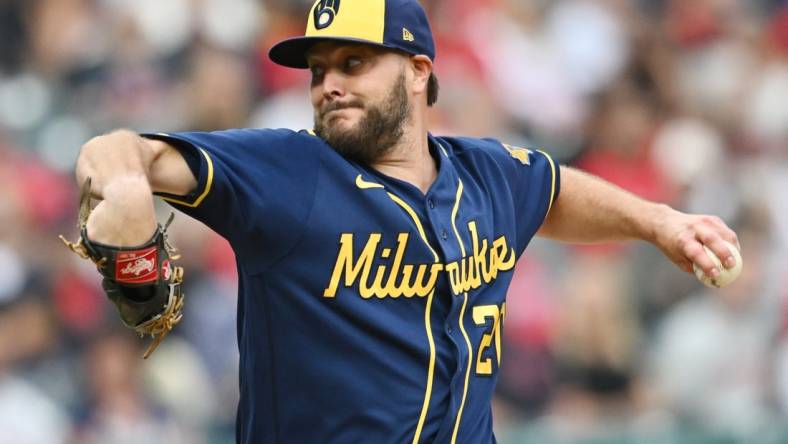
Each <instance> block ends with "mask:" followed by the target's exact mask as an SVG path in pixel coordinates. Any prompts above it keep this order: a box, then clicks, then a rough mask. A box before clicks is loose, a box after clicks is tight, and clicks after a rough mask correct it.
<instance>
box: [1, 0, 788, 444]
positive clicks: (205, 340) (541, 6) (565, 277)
mask: <svg viewBox="0 0 788 444" xmlns="http://www.w3.org/2000/svg"><path fill="white" fill-rule="evenodd" d="M307 3H311V1H310V2H305V1H304V0H299V1H293V0H4V1H2V2H0V443H9V444H12V443H13V444H26V443H31V444H32V443H47V444H57V443H102V444H115V443H117V444H122V443H132V442H133V443H164V442H166V443H197V444H200V443H206V444H208V443H230V442H233V417H234V411H235V402H236V399H237V385H236V384H237V376H236V373H237V356H236V355H237V349H236V345H235V326H234V322H235V291H236V288H235V270H234V262H233V257H232V253H231V252H230V251H229V250H228V248H227V246H226V244H225V243H224V242H223V241H222V240H221V239H218V238H217V237H216V236H215V235H212V234H211V233H210V232H208V231H207V230H206V229H205V228H204V227H202V226H200V225H199V224H197V223H195V222H192V221H190V220H189V219H188V218H186V217H183V216H182V217H179V218H176V225H175V227H174V229H173V232H174V233H175V234H174V237H175V241H176V244H177V245H178V247H180V249H181V250H182V252H183V256H184V260H183V265H184V266H185V268H186V270H187V274H186V276H187V284H186V294H187V304H186V309H185V316H184V321H183V323H182V324H181V326H179V327H178V328H177V330H176V333H175V334H174V335H173V336H171V337H170V338H168V340H167V341H165V343H164V344H163V345H162V346H161V348H160V349H159V350H158V351H157V352H156V354H155V355H154V356H153V358H151V359H150V360H149V361H146V362H144V361H142V360H141V359H140V356H141V353H142V348H143V346H144V342H142V341H139V340H137V339H135V338H134V337H133V336H132V334H131V332H130V331H128V330H126V329H124V328H122V327H120V326H119V324H120V323H119V320H118V318H117V316H116V315H115V312H114V310H113V309H112V307H110V306H109V304H108V303H107V301H105V299H104V296H103V294H102V292H101V290H100V288H99V285H98V284H99V283H98V275H97V274H96V273H95V270H94V269H93V267H92V265H91V264H89V263H87V262H85V261H79V260H78V259H77V258H76V257H75V256H74V255H73V254H71V253H70V252H68V251H67V250H66V249H65V248H64V247H63V246H62V245H61V244H60V243H59V241H58V240H57V238H56V235H57V234H59V233H65V234H67V235H68V236H73V235H74V234H75V228H74V225H73V224H74V220H75V217H76V214H75V210H76V198H77V196H76V188H75V186H74V183H73V174H72V171H73V164H74V159H75V156H76V153H77V152H78V149H79V147H80V145H81V144H82V143H83V142H84V141H86V140H87V139H89V138H90V137H91V136H92V135H96V134H99V133H102V132H104V131H107V130H110V129H112V128H116V127H127V128H131V129H134V130H140V131H146V130H147V131H150V130H161V131H165V130H179V129H201V130H214V129H221V128H229V127H244V126H253V127H291V128H295V129H298V128H304V127H308V126H310V124H311V109H310V105H309V102H308V96H307V93H306V91H307V90H306V87H307V78H306V74H305V73H299V72H294V71H290V70H286V69H283V68H279V67H277V66H275V65H273V64H272V63H271V62H269V61H267V59H266V57H265V54H266V51H267V49H268V47H269V46H270V45H271V43H272V42H275V41H277V40H278V39H280V38H282V37H284V36H287V35H292V34H297V33H299V32H302V26H303V25H302V23H303V14H304V11H305V10H306V8H307V7H308V4H307ZM424 4H425V6H426V7H427V9H428V11H429V13H430V15H431V17H432V24H433V28H434V32H435V34H436V39H437V44H438V57H437V73H438V76H439V78H440V81H441V85H442V90H441V97H440V100H439V102H438V106H437V107H436V108H435V110H434V113H433V119H434V123H433V124H434V128H435V132H436V133H444V134H446V133H448V134H465V135H474V136H497V137H499V138H501V139H503V140H505V141H507V142H509V143H512V144H518V145H524V146H532V147H541V148H544V149H547V150H549V151H551V152H552V153H553V154H554V156H555V157H556V158H557V159H559V160H560V161H561V162H563V163H569V164H572V165H576V166H579V167H581V168H584V169H586V170H588V171H591V172H593V173H595V174H598V175H600V176H602V177H605V178H607V179H608V180H611V181H613V182H615V183H617V184H619V185H621V186H622V187H624V188H626V189H629V190H631V191H633V192H635V193H637V194H639V195H641V196H644V197H646V198H650V199H657V200H662V201H666V202H668V203H670V204H672V205H674V206H675V207H677V208H680V209H683V210H686V211H692V212H703V213H713V214H718V215H720V216H721V217H723V218H724V219H725V220H726V221H727V222H728V223H729V224H730V225H732V226H733V227H735V228H736V229H737V230H738V231H739V235H740V240H741V243H742V245H743V255H744V257H745V259H746V264H745V269H744V273H743V275H742V276H741V277H740V279H739V281H738V282H737V284H736V285H734V286H732V287H730V288H729V289H725V290H718V291H713V292H712V291H708V290H705V289H704V288H703V287H701V286H700V284H699V283H698V282H697V281H696V280H695V279H694V278H693V277H692V276H689V275H685V274H683V273H681V272H679V271H678V270H676V269H674V267H673V266H672V265H670V264H669V263H668V262H667V261H666V260H665V259H664V258H662V257H661V256H660V254H659V252H658V251H657V250H656V249H654V248H653V247H650V246H648V245H646V244H644V243H629V244H619V245H606V246H598V247H568V246H562V245H559V244H556V243H551V242H545V241H541V240H536V241H534V242H533V244H532V245H531V247H530V248H529V250H528V251H527V253H526V257H525V260H523V261H521V262H520V264H519V266H518V268H517V272H516V274H517V276H516V279H515V283H514V284H513V285H512V288H511V291H510V294H509V306H508V310H507V311H508V318H507V320H506V334H505V341H504V354H503V362H504V366H503V370H502V373H501V375H500V384H499V393H498V396H497V398H496V402H495V405H494V409H495V419H496V429H497V432H498V436H499V438H500V442H501V443H503V444H514V443H520V442H525V443H541V444H551V443H562V444H563V443H572V444H574V443H600V444H601V443H688V444H689V443H777V442H788V433H786V431H787V430H786V429H788V426H786V424H788V423H787V422H786V415H788V334H787V333H788V330H786V325H787V324H786V319H788V317H786V310H785V302H786V297H788V290H786V284H788V265H786V263H788V261H786V252H787V248H786V245H787V244H788V217H786V213H788V155H787V154H788V2H785V1H782V0H781V1H768V0H693V1H686V0H685V1H681V0H662V1H658V0H654V1H647V0H640V1H636V0H596V1H594V0H562V1H547V0H453V1H448V0H447V1H439V0H433V1H425V2H424ZM160 209H161V216H162V218H163V217H164V216H165V214H166V211H167V208H166V207H165V206H162V207H161V208H160ZM282 334H286V332H282ZM383 395H384V396H385V394H383ZM328 414H330V413H328Z"/></svg>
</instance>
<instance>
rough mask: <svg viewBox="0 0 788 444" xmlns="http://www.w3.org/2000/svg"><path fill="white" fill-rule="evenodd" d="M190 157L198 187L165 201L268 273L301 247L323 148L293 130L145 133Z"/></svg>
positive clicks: (307, 136) (165, 195)
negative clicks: (267, 268)
mask: <svg viewBox="0 0 788 444" xmlns="http://www.w3.org/2000/svg"><path fill="white" fill-rule="evenodd" d="M143 137H147V138H150V139H158V140H162V141H165V142H167V143H169V144H170V145H172V146H173V147H175V148H176V149H177V150H178V151H179V152H180V153H181V154H182V155H183V157H184V159H185V160H186V162H187V164H188V165H189V168H190V169H191V171H192V173H193V174H194V177H195V178H196V179H197V186H196V187H195V189H194V190H192V191H191V192H190V193H188V194H186V195H184V196H175V195H170V194H164V193H159V196H161V197H162V199H164V200H165V201H166V202H168V203H169V204H170V205H172V206H173V207H175V208H177V209H179V210H181V211H182V212H184V213H186V214H188V215H190V216H192V217H194V218H195V219H197V220H200V221H201V222H203V223H205V224H206V225H207V226H208V227H209V228H211V229H212V230H214V231H216V232H217V233H219V234H220V235H222V236H223V237H225V238H226V239H227V240H228V241H229V242H230V244H231V245H233V247H234V249H235V251H236V254H241V255H248V257H249V260H248V261H246V262H247V263H254V264H256V265H258V266H259V267H265V266H267V265H269V264H271V263H273V262H274V261H276V260H277V258H278V257H281V256H283V255H284V254H286V252H287V251H288V250H289V248H291V247H292V245H293V244H294V243H295V242H297V240H298V238H299V237H300V235H301V232H300V231H299V230H300V228H301V227H303V226H304V224H305V221H306V218H307V216H308V213H309V211H310V210H311V207H312V205H313V200H314V193H315V187H316V183H317V172H318V170H319V165H320V152H319V149H318V147H319V145H318V144H317V143H316V142H314V140H312V139H316V138H314V137H311V136H309V135H306V134H301V133H296V132H294V131H290V130H270V129H238V130H227V131H218V132H183V133H158V134H143Z"/></svg>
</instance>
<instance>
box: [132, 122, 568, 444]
mask: <svg viewBox="0 0 788 444" xmlns="http://www.w3.org/2000/svg"><path fill="white" fill-rule="evenodd" d="M147 137H152V138H160V139H162V140H165V141H168V142H169V143H170V144H172V145H173V146H176V147H177V148H178V149H179V150H180V151H181V153H183V155H184V157H185V158H186V159H187V162H188V163H189V165H190V167H191V169H192V171H193V172H194V174H195V176H196V177H197V178H198V182H199V185H198V186H197V188H196V189H195V190H194V191H193V192H192V193H191V194H189V195H187V196H172V195H163V196H162V197H164V198H165V199H166V200H167V201H168V202H170V203H171V204H172V205H173V206H175V207H176V208H178V209H180V210H182V211H183V212H185V213H186V214H189V215H191V216H193V217H195V218H197V219H199V220H201V221H203V222H204V223H205V224H207V225H208V226H209V227H210V228H212V229H213V230H215V231H216V232H218V233H219V234H221V235H222V236H224V237H225V238H227V239H228V241H229V242H230V244H231V245H232V247H233V249H234V251H235V254H236V260H237V265H238V277H239V300H238V342H239V347H240V384H241V400H240V405H239V409H238V417H237V422H238V427H237V433H238V442H240V443H248V444H252V443H254V444H260V443H343V444H344V443H362V442H363V443H376V444H384V443H397V444H401V443H426V442H439V443H444V442H445V443H450V442H451V443H453V442H463V443H489V442H495V438H494V437H493V432H492V414H491V409H490V401H491V398H492V395H493V389H494V386H495V381H496V376H497V373H498V368H499V366H500V364H501V332H502V328H503V319H504V317H505V314H506V302H505V296H506V291H507V288H508V286H509V283H510V281H511V278H512V272H513V269H514V265H515V262H516V260H517V258H518V257H519V256H520V255H521V253H522V252H523V250H525V248H526V246H527V245H528V242H529V241H530V239H531V238H532V237H533V236H534V234H535V233H536V231H537V230H538V228H539V227H540V225H541V224H542V222H543V221H544V219H545V217H546V215H547V213H548V212H549V210H550V207H551V205H552V203H553V202H554V201H555V199H556V197H557V195H558V190H559V170H558V168H557V166H556V165H554V163H553V161H552V160H551V158H550V157H549V156H548V155H547V154H546V153H544V152H541V151H532V150H528V149H524V148H516V147H512V146H508V145H504V144H501V143H500V142H498V141H495V140H492V139H470V138H449V137H433V136H430V138H429V142H430V150H431V153H432V155H433V158H434V159H435V161H436V164H437V166H438V177H437V179H436V180H435V182H434V183H433V184H432V186H431V187H430V189H429V191H428V192H427V193H426V195H425V194H424V193H422V192H421V191H420V190H419V189H418V188H416V187H414V186H413V185H411V184H409V183H407V182H404V181H401V180H398V179H396V178H393V177H388V176H386V175H384V174H382V173H380V172H378V171H376V170H374V169H372V168H369V167H367V166H364V165H360V164H358V163H354V162H351V161H348V160H347V159H345V158H343V157H341V156H340V155H339V154H337V153H336V151H334V150H333V149H332V148H331V147H330V146H328V145H327V144H326V143H325V142H323V140H321V139H320V138H318V137H316V136H314V135H312V134H311V133H309V132H306V131H302V132H294V131H290V130H258V129H246V130H231V131H223V132H214V133H178V134H169V135H165V134H160V135H148V136H147Z"/></svg>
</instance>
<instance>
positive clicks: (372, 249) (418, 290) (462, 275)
mask: <svg viewBox="0 0 788 444" xmlns="http://www.w3.org/2000/svg"><path fill="white" fill-rule="evenodd" d="M468 230H469V231H470V233H471V245H472V254H471V255H466V256H465V257H463V258H462V259H460V260H458V261H454V262H449V263H447V264H442V263H439V262H436V263H428V264H416V265H414V264H404V263H403V262H402V258H403V257H404V256H405V250H406V249H407V248H408V240H409V238H410V235H409V234H408V233H400V234H399V235H398V236H397V247H396V248H395V249H394V251H393V253H394V255H393V258H392V251H391V248H380V240H381V237H382V235H381V234H380V233H373V234H370V235H369V238H368V239H367V243H366V244H365V246H364V248H363V249H362V250H361V252H360V253H359V254H358V256H356V255H355V254H354V252H353V236H354V235H353V233H344V234H342V236H341V237H340V239H339V254H338V255H337V260H336V262H335V263H334V271H333V272H332V273H331V280H330V281H329V283H328V287H326V289H325V291H324V292H323V296H325V297H327V298H333V297H334V296H336V294H337V289H338V288H339V285H340V282H341V283H342V285H344V286H345V287H352V286H354V285H356V284H358V292H359V295H361V297H362V298H364V299H369V298H372V297H373V296H374V297H377V298H381V299H382V298H387V297H390V298H398V297H400V296H405V297H406V298H411V297H413V296H418V297H425V296H427V295H428V294H430V292H432V291H433V290H434V289H435V285H436V283H437V281H438V277H439V276H440V273H441V272H443V271H445V272H446V273H448V277H449V283H450V284H451V290H452V292H453V293H454V294H462V293H463V292H466V291H470V290H473V289H476V288H479V287H481V286H482V284H489V283H490V282H492V281H493V280H495V279H496V278H497V277H498V272H500V271H506V270H511V269H512V268H513V267H514V263H515V252H514V248H510V247H509V244H508V242H507V241H506V238H505V237H504V236H500V237H498V238H497V239H495V240H494V241H493V242H492V245H488V241H487V239H483V240H482V241H481V242H480V241H479V235H478V233H477V230H476V222H474V221H471V222H469V223H468ZM376 259H380V260H381V261H382V262H385V264H381V265H378V266H376V267H375V266H373V263H374V262H375V260H376Z"/></svg>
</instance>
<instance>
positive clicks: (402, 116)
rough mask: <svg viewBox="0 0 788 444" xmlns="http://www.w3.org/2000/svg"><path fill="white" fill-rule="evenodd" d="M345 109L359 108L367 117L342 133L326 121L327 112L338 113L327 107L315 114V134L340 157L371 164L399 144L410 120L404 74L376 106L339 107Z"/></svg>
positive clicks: (353, 104)
mask: <svg viewBox="0 0 788 444" xmlns="http://www.w3.org/2000/svg"><path fill="white" fill-rule="evenodd" d="M347 106H350V107H357V108H362V109H364V110H366V114H365V115H364V116H363V117H362V118H361V119H360V120H359V121H358V123H357V124H356V125H354V126H353V127H352V128H349V129H343V128H341V127H340V126H339V125H336V124H334V125H330V124H329V123H330V119H326V114H327V113H328V112H329V111H331V110H332V109H339V108H337V107H335V106H331V105H329V106H327V107H326V108H324V109H323V110H322V112H321V113H319V114H318V113H315V134H317V135H318V137H320V138H322V139H323V140H325V141H326V143H328V144H329V145H331V146H332V147H333V148H334V149H335V150H336V151H337V152H338V153H339V154H341V155H342V156H344V157H346V158H348V159H351V160H354V161H356V162H359V163H363V164H367V165H369V164H372V163H374V162H375V161H376V160H378V159H380V158H382V157H383V156H384V155H386V154H387V153H388V152H389V151H391V149H392V148H394V146H395V145H396V144H397V142H399V140H400V139H401V138H402V135H403V133H404V128H403V127H404V124H405V122H406V120H407V119H408V118H410V113H411V107H410V103H409V102H408V92H407V89H406V88H405V73H404V71H403V72H401V73H400V76H399V78H398V79H397V80H396V82H394V85H392V87H391V89H390V90H389V93H388V94H387V96H386V97H385V98H384V99H383V100H382V101H381V102H380V103H379V104H370V105H368V106H364V104H363V103H360V102H358V101H354V102H350V103H348V104H345V105H344V106H342V107H347ZM340 108H341V107H340Z"/></svg>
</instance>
